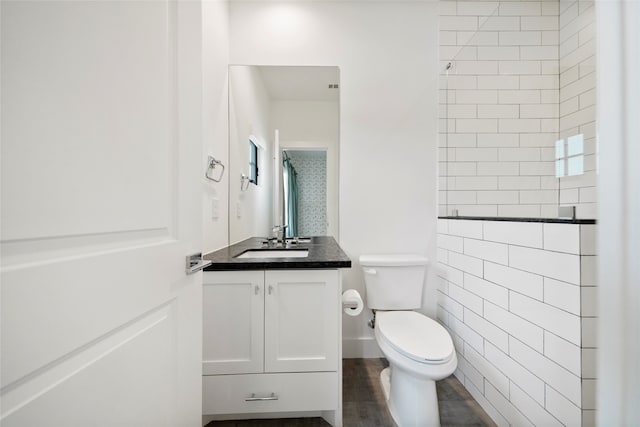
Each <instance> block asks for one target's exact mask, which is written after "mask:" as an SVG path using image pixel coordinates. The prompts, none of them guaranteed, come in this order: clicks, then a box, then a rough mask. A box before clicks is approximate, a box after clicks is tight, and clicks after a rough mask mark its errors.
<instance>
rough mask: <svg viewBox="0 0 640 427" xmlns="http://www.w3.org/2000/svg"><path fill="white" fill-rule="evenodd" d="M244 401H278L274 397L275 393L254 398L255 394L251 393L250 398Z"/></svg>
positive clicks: (276, 397)
mask: <svg viewBox="0 0 640 427" xmlns="http://www.w3.org/2000/svg"><path fill="white" fill-rule="evenodd" d="M244 400H245V402H261V401H264V400H278V396H276V394H275V393H271V395H270V396H265V397H256V394H255V393H251V396H250V397H247V398H246V399H244Z"/></svg>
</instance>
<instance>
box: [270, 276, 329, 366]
mask: <svg viewBox="0 0 640 427" xmlns="http://www.w3.org/2000/svg"><path fill="white" fill-rule="evenodd" d="M339 274H340V273H339V272H338V270H281V271H279V270H267V271H266V272H265V294H266V295H265V321H264V322H265V323H264V368H265V372H309V371H336V370H338V348H339V347H338V346H339V340H340V336H341V334H340V331H339V329H338V328H339V324H338V321H339V319H340V316H341V312H340V310H341V303H340V279H339Z"/></svg>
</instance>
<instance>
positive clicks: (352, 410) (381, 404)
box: [207, 359, 495, 427]
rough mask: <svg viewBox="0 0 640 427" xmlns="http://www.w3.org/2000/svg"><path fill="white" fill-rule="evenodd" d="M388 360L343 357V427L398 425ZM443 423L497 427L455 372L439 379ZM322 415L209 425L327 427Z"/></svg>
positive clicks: (225, 426)
mask: <svg viewBox="0 0 640 427" xmlns="http://www.w3.org/2000/svg"><path fill="white" fill-rule="evenodd" d="M386 366H388V363H387V361H386V360H385V359H344V360H343V361H342V370H343V373H342V375H343V381H342V401H343V406H342V410H343V414H342V415H343V416H342V419H343V424H344V427H395V426H396V424H395V423H394V422H393V419H392V418H391V415H389V412H388V410H387V405H386V403H385V401H384V394H383V392H382V386H381V385H380V371H382V369H383V368H385V367H386ZM437 389H438V406H439V408H440V423H441V425H442V427H445V426H492V427H493V426H495V424H494V423H493V421H491V418H489V416H488V415H487V414H486V413H485V412H484V411H483V410H482V408H481V407H480V405H478V403H477V402H476V401H475V400H474V399H473V397H472V396H471V395H470V394H469V392H467V390H466V389H465V388H464V387H463V386H462V384H460V382H459V381H458V380H457V379H456V378H455V377H454V376H453V375H452V376H450V377H449V378H446V379H444V380H442V381H438V382H437ZM328 426H329V424H328V423H327V422H326V421H324V420H323V419H322V418H289V419H271V420H242V421H213V422H210V423H209V424H207V427H328Z"/></svg>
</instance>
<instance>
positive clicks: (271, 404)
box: [202, 372, 340, 415]
mask: <svg viewBox="0 0 640 427" xmlns="http://www.w3.org/2000/svg"><path fill="white" fill-rule="evenodd" d="M202 387H203V392H202V400H203V404H202V413H203V414H205V415H212V414H244V413H252V412H285V411H319V410H334V409H336V408H337V407H338V399H339V396H338V394H337V390H340V387H339V384H338V373H337V372H308V373H295V374H247V375H206V376H204V377H202ZM272 393H273V395H272ZM252 395H253V397H252ZM262 399H264V400H262Z"/></svg>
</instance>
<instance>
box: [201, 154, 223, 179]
mask: <svg viewBox="0 0 640 427" xmlns="http://www.w3.org/2000/svg"><path fill="white" fill-rule="evenodd" d="M208 162H209V166H208V167H207V170H206V172H205V173H204V176H205V177H207V179H208V180H211V181H213V182H220V181H222V175H224V165H223V164H222V162H221V161H220V160H216V159H215V158H214V157H213V156H209V157H208ZM216 166H222V170H221V171H220V176H219V177H218V178H214V177H213V176H211V175H209V174H210V173H211V172H212V171H213V170H214V169H215V168H216Z"/></svg>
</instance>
